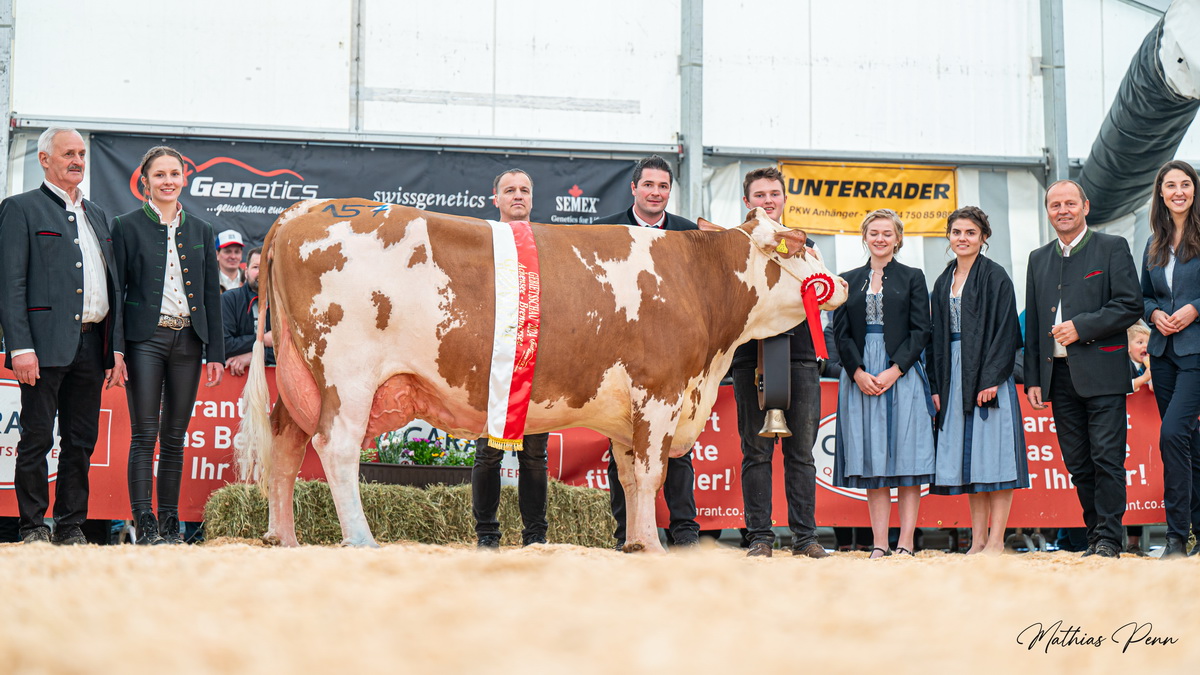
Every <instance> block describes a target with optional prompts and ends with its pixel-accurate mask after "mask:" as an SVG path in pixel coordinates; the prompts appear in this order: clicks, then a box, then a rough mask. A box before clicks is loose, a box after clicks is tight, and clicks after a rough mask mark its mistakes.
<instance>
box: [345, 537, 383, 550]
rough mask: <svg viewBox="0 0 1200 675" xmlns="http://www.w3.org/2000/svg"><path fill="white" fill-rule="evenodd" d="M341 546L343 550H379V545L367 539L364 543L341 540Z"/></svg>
mask: <svg viewBox="0 0 1200 675" xmlns="http://www.w3.org/2000/svg"><path fill="white" fill-rule="evenodd" d="M342 546H343V547H345V548H379V544H377V543H375V540H374V539H367V540H365V541H355V540H352V539H343V540H342Z"/></svg>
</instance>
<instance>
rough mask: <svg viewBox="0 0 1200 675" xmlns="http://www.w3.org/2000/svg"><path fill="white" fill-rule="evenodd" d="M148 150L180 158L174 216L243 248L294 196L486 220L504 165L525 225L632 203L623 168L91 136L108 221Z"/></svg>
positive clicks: (554, 160)
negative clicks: (526, 193)
mask: <svg viewBox="0 0 1200 675" xmlns="http://www.w3.org/2000/svg"><path fill="white" fill-rule="evenodd" d="M155 145H170V146H171V147H173V148H175V149H176V150H178V151H179V152H180V154H182V155H183V156H184V159H185V160H186V166H185V167H184V170H185V173H186V174H187V177H188V185H187V187H186V188H185V189H184V192H183V195H182V196H181V197H180V203H181V204H183V208H184V210H186V211H190V212H192V213H195V214H197V215H199V216H200V217H201V218H203V219H204V220H207V221H208V222H209V223H211V224H212V226H213V228H214V229H215V230H216V231H217V232H221V231H222V230H228V229H233V230H238V231H239V232H241V233H242V234H244V235H245V236H246V238H247V240H248V243H249V244H250V245H251V246H253V245H256V244H260V243H262V240H263V238H264V237H265V236H266V234H267V230H268V229H270V227H271V223H273V222H274V221H275V218H276V217H277V216H278V215H279V214H280V213H282V212H283V211H284V210H285V209H287V207H289V206H291V205H292V204H294V203H295V202H297V201H300V200H303V199H328V198H338V197H359V198H363V199H370V200H373V201H378V202H388V203H392V204H400V205H402V206H412V207H416V208H419V209H425V210H428V211H435V212H438V213H449V214H455V215H463V216H473V217H476V218H496V217H498V215H499V214H498V212H497V211H496V207H495V205H494V204H493V203H492V180H493V179H494V178H495V177H496V176H497V175H498V174H500V173H501V172H502V171H505V170H508V169H513V168H518V169H522V170H523V171H525V172H526V173H528V174H529V175H530V177H531V178H532V179H533V185H534V190H533V213H532V214H531V216H530V219H531V220H532V221H534V222H538V223H583V224H587V223H591V222H592V221H594V220H595V219H597V218H599V217H601V216H606V215H608V214H611V213H615V212H617V211H620V210H622V209H625V208H628V207H629V205H630V204H631V203H633V197H632V196H631V195H630V193H629V183H630V181H631V179H632V172H633V162H631V161H622V160H611V159H571V158H567V157H536V156H529V155H521V156H505V155H502V154H489V153H475V152H451V151H445V152H436V151H429V150H397V149H390V148H361V147H351V146H333V145H304V144H298V143H266V142H258V141H212V140H200V139H190V138H161V137H147V136H126V135H115V134H93V135H92V141H91V162H90V164H91V166H90V168H89V170H88V171H89V174H90V176H91V194H90V195H89V197H90V198H92V199H94V200H95V201H96V202H97V203H98V204H100V205H101V206H102V207H104V209H105V210H106V211H107V212H108V213H110V214H113V215H118V214H121V213H125V212H126V211H131V210H133V209H135V208H137V206H138V204H140V203H141V198H140V197H139V190H138V184H137V178H138V164H139V162H140V161H141V158H142V155H143V154H145V152H146V150H149V149H150V148H151V147H153V146H155ZM251 242H252V243H251Z"/></svg>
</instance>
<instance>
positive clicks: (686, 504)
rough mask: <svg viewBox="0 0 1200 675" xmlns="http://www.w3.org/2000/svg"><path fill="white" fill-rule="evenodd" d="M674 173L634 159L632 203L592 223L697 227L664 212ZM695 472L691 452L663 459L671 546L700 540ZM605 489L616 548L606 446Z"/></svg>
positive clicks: (613, 475) (621, 528) (619, 496)
mask: <svg viewBox="0 0 1200 675" xmlns="http://www.w3.org/2000/svg"><path fill="white" fill-rule="evenodd" d="M673 180H674V174H673V173H672V172H671V165H670V164H668V163H667V161H666V160H665V159H663V158H662V157H659V156H658V155H651V156H649V157H646V158H644V159H641V160H639V161H638V163H637V164H636V165H635V166H634V168H633V181H632V182H631V183H630V184H629V187H630V191H631V192H633V206H630V207H629V209H628V210H626V211H621V212H619V213H614V214H612V215H611V216H605V217H603V218H600V219H598V220H596V221H595V223H594V224H596V225H634V226H640V227H653V228H656V229H659V230H697V229H699V227H698V226H697V225H696V223H693V222H692V221H690V220H688V219H687V218H682V217H680V216H677V215H675V214H673V213H667V201H668V200H669V199H670V198H671V186H672V182H673ZM695 477H696V471H695V470H694V469H693V468H692V453H691V451H690V450H689V451H688V453H687V454H686V455H684V456H682V457H673V458H671V459H669V460H667V478H666V483H665V484H664V486H663V496H664V497H665V498H666V501H667V510H668V511H670V512H671V525H670V527H669V528H668V529H667V538H668V543H670V544H671V545H673V546H692V545H695V544H696V543H697V542H698V541H699V539H700V526H699V525H698V524H697V523H696V497H695V495H694V494H693V492H692V482H693V481H694V480H695ZM608 489H609V497H610V500H611V503H612V513H613V518H616V520H617V529H616V532H614V533H613V536H614V537H615V538H616V540H617V548H618V549H620V548H622V547H623V546H624V545H625V490H624V489H623V488H622V487H621V481H620V479H619V478H618V477H617V460H616V459H615V458H613V456H612V446H611V445H610V446H609V457H608Z"/></svg>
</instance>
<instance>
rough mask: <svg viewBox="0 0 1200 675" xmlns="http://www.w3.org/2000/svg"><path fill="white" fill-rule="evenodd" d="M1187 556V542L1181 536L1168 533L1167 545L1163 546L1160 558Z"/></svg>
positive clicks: (1170, 558) (1169, 558) (1168, 558)
mask: <svg viewBox="0 0 1200 675" xmlns="http://www.w3.org/2000/svg"><path fill="white" fill-rule="evenodd" d="M1186 557H1187V543H1186V542H1185V541H1184V540H1183V539H1181V538H1180V537H1176V536H1173V535H1170V534H1168V535H1167V545H1166V546H1165V547H1164V548H1163V551H1162V554H1161V555H1159V556H1158V558H1159V560H1172V559H1175V558H1186Z"/></svg>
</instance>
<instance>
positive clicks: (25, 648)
mask: <svg viewBox="0 0 1200 675" xmlns="http://www.w3.org/2000/svg"><path fill="white" fill-rule="evenodd" d="M865 556H866V554H865V553H853V554H835V556H834V557H833V558H830V559H827V560H821V561H816V560H809V559H797V558H792V557H791V556H790V555H787V554H786V553H785V554H779V553H776V556H775V557H774V558H772V559H769V560H761V559H754V560H748V559H746V558H744V557H743V553H742V552H741V551H739V550H735V549H728V548H715V547H711V546H709V547H706V548H702V549H700V550H697V551H694V552H688V553H677V554H671V555H666V556H657V557H649V556H641V557H639V556H629V555H623V554H619V553H616V552H612V551H607V550H600V549H587V548H581V547H575V546H566V545H551V546H535V547H531V548H528V549H515V548H505V549H503V550H502V551H501V552H500V553H498V554H487V553H478V552H476V551H474V550H473V549H469V548H463V547H442V546H426V545H418V544H411V545H408V544H397V545H390V546H386V547H384V548H383V549H382V550H374V551H368V550H347V549H340V548H325V547H305V548H301V549H298V550H280V549H268V548H264V547H261V546H257V545H253V544H252V543H251V542H238V541H228V540H227V541H224V542H215V543H210V544H208V545H206V546H202V547H178V548H174V547H156V548H152V549H141V548H137V547H133V546H121V547H98V546H87V547H77V548H73V549H69V548H56V547H49V546H36V547H32V546H22V545H20V544H14V545H3V546H0V578H2V579H3V580H4V582H3V583H4V588H5V593H4V600H3V605H4V607H3V610H2V611H0V617H3V618H0V625H2V626H3V628H2V629H0V671H3V672H7V673H151V672H154V673H163V672H170V673H201V672H221V673H242V672H255V673H282V672H288V673H323V672H339V673H340V672H354V673H357V672H406V673H412V672H416V673H419V672H429V673H432V672H438V673H460V672H462V673H480V672H513V673H564V672H565V673H570V674H571V675H584V674H588V673H629V672H633V673H641V672H659V673H678V672H685V671H686V672H689V673H697V672H701V673H741V672H747V671H756V672H789V673H790V672H865V671H871V672H886V673H903V672H948V671H952V670H956V671H963V672H968V671H972V670H974V671H981V672H1052V671H1058V672H1116V671H1119V670H1120V671H1125V672H1149V671H1151V670H1152V669H1157V670H1158V672H1178V671H1179V670H1180V669H1181V668H1183V667H1185V666H1186V665H1187V664H1195V663H1200V660H1198V657H1200V604H1198V603H1197V601H1196V599H1197V598H1198V597H1200V573H1198V572H1200V559H1198V558H1191V559H1188V560H1183V561H1178V562H1172V563H1164V562H1161V561H1157V560H1154V559H1136V558H1122V559H1121V560H1118V561H1112V560H1099V559H1094V558H1089V559H1086V560H1082V559H1080V558H1079V555H1078V554H1068V553H1035V554H1023V555H1019V556H1017V555H1012V556H1005V557H1003V558H1000V559H981V558H974V557H972V558H967V557H965V556H962V555H945V554H941V553H937V552H923V553H921V554H918V556H917V557H916V558H913V559H909V558H905V559H901V558H899V557H893V558H887V559H884V560H879V561H869V560H867V559H866V558H865ZM1056 621H1061V622H1062V624H1061V625H1060V630H1059V632H1058V637H1059V638H1060V639H1062V640H1068V639H1069V638H1071V637H1074V638H1075V639H1076V640H1083V639H1085V638H1090V639H1091V640H1092V641H1093V642H1094V641H1096V640H1101V643H1100V644H1099V645H1098V646H1092V645H1087V644H1084V645H1078V644H1076V645H1067V646H1063V645H1058V644H1049V640H1050V636H1049V634H1047V637H1045V638H1043V640H1042V641H1041V642H1038V643H1036V644H1035V646H1034V647H1033V649H1032V650H1030V649H1029V648H1028V645H1029V641H1030V640H1031V639H1033V637H1034V633H1036V629H1033V630H1029V631H1026V632H1025V633H1024V634H1023V635H1021V639H1022V640H1023V641H1024V642H1025V644H1024V645H1021V644H1018V643H1017V640H1018V635H1019V634H1021V632H1022V630H1024V629H1025V628H1026V627H1028V626H1031V625H1033V624H1036V623H1041V624H1043V626H1045V627H1047V628H1049V627H1050V625H1051V624H1053V623H1054V622H1056ZM1130 623H1133V624H1136V625H1137V627H1133V626H1131V627H1127V628H1122V626H1126V624H1130ZM1146 624H1152V625H1153V627H1152V628H1149V629H1147V628H1145V626H1146ZM1071 627H1076V628H1077V632H1075V633H1071V632H1068V631H1069V629H1070V628H1071ZM1147 630H1148V631H1149V634H1150V635H1152V636H1153V638H1155V639H1163V638H1173V639H1175V640H1178V642H1175V643H1169V644H1166V645H1162V644H1160V645H1154V646H1151V645H1148V644H1145V643H1136V644H1132V645H1130V646H1128V648H1127V650H1126V651H1124V653H1123V652H1122V649H1123V647H1124V644H1123V643H1124V641H1125V639H1126V638H1127V637H1129V636H1130V635H1134V634H1135V631H1147ZM1114 633H1116V634H1117V635H1116V641H1114V638H1113V634H1114ZM1137 635H1140V636H1141V637H1142V638H1143V639H1147V638H1146V636H1145V635H1144V634H1143V633H1142V632H1138V633H1137ZM1064 669H1065V670H1064Z"/></svg>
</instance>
